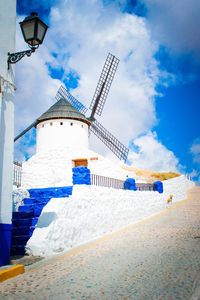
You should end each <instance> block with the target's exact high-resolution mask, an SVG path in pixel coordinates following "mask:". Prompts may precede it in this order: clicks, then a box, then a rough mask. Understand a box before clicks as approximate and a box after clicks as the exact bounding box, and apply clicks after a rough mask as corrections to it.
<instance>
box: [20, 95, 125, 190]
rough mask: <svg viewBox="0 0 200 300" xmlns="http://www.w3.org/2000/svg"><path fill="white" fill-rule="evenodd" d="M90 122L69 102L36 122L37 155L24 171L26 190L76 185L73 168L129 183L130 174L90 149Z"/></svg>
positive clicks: (48, 111)
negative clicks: (88, 170) (127, 178)
mask: <svg viewBox="0 0 200 300" xmlns="http://www.w3.org/2000/svg"><path fill="white" fill-rule="evenodd" d="M89 125H90V122H89V121H88V120H87V119H86V117H85V116H84V115H83V114H82V113H80V112H79V111H77V110H76V108H74V107H73V106H72V105H71V104H70V103H69V102H68V101H66V100H65V99H60V100H59V101H58V102H56V103H55V104H54V105H52V106H51V107H50V108H49V110H47V111H46V112H45V113H44V114H42V115H41V117H39V118H38V119H37V120H36V122H35V127H36V132H37V133H36V154H35V155H33V156H32V157H31V158H30V159H29V160H28V161H26V162H24V163H23V167H22V170H23V171H22V186H23V187H24V188H26V189H28V188H47V187H59V186H71V185H72V168H73V167H76V166H79V165H82V166H87V167H88V168H89V169H90V170H91V173H93V174H96V175H103V176H108V177H113V178H118V179H123V180H125V179H126V176H127V173H128V171H125V170H122V168H121V167H120V165H119V164H118V163H114V162H112V161H110V160H108V159H106V158H104V157H103V156H101V155H99V154H98V153H96V152H93V151H91V150H90V149H89V148H88V134H89Z"/></svg>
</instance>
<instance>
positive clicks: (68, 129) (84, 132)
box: [36, 119, 88, 153]
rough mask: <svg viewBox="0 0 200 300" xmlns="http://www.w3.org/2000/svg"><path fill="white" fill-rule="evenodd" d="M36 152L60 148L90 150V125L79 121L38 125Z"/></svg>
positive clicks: (52, 121)
mask: <svg viewBox="0 0 200 300" xmlns="http://www.w3.org/2000/svg"><path fill="white" fill-rule="evenodd" d="M36 143H37V146H36V151H37V153H38V152H41V151H48V150H51V149H55V148H60V147H69V146H70V147H78V148H79V147H85V148H88V125H87V124H86V123H84V122H81V121H77V120H68V119H59V120H48V121H43V122H41V123H39V124H38V125H37V139H36Z"/></svg>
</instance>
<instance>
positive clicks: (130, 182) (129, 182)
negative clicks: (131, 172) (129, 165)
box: [124, 178, 137, 191]
mask: <svg viewBox="0 0 200 300" xmlns="http://www.w3.org/2000/svg"><path fill="white" fill-rule="evenodd" d="M124 189H125V190H131V191H137V188H136V184H135V179H133V178H127V179H126V181H125V182H124Z"/></svg>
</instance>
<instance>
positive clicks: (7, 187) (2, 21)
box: [0, 0, 16, 266]
mask: <svg viewBox="0 0 200 300" xmlns="http://www.w3.org/2000/svg"><path fill="white" fill-rule="evenodd" d="M15 29H16V0H1V1H0V37H1V39H0V245H1V246H0V266H1V265H4V264H7V263H8V262H9V257H10V239H11V229H12V224H11V223H12V221H11V219H12V180H13V146H14V143H13V140H14V91H15V86H14V65H11V66H10V68H9V70H8V65H7V59H8V52H11V53H13V52H15Z"/></svg>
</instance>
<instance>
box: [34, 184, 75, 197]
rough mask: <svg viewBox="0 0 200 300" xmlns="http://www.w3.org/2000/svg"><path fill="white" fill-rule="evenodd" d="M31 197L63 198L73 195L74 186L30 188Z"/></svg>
mask: <svg viewBox="0 0 200 300" xmlns="http://www.w3.org/2000/svg"><path fill="white" fill-rule="evenodd" d="M29 194H30V197H31V198H61V197H69V195H72V186H63V187H52V188H44V189H30V190H29Z"/></svg>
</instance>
